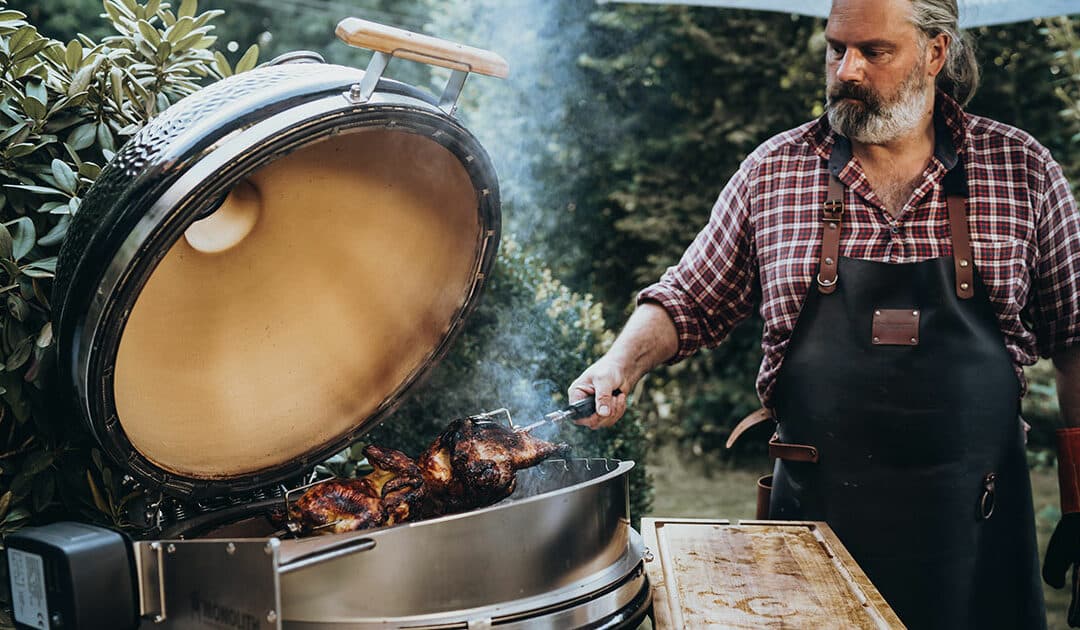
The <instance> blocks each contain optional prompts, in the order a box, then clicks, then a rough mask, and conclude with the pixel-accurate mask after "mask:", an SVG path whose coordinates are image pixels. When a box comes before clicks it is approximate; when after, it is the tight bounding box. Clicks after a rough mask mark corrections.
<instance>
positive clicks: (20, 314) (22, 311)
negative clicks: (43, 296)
mask: <svg viewBox="0 0 1080 630" xmlns="http://www.w3.org/2000/svg"><path fill="white" fill-rule="evenodd" d="M7 310H8V313H10V314H11V316H12V317H14V318H15V319H16V320H18V321H20V322H25V321H26V316H27V315H29V314H30V305H29V304H27V303H26V300H24V299H22V298H21V297H19V296H18V295H16V294H14V293H8V294H7Z"/></svg>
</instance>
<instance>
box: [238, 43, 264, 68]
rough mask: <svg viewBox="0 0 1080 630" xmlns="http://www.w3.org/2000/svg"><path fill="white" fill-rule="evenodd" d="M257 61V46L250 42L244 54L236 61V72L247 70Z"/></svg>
mask: <svg viewBox="0 0 1080 630" xmlns="http://www.w3.org/2000/svg"><path fill="white" fill-rule="evenodd" d="M257 63H259V47H258V45H256V44H252V45H251V46H249V47H248V49H247V51H245V52H244V56H243V57H241V58H240V61H237V62H236V74H240V73H241V72H247V71H248V70H251V69H252V68H254V67H255V64H257Z"/></svg>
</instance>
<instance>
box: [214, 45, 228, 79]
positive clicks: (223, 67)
mask: <svg viewBox="0 0 1080 630" xmlns="http://www.w3.org/2000/svg"><path fill="white" fill-rule="evenodd" d="M214 67H216V68H217V71H218V74H220V75H221V76H223V77H229V76H232V68H230V67H229V61H228V60H227V59H225V55H223V54H221V52H220V51H217V50H215V51H214Z"/></svg>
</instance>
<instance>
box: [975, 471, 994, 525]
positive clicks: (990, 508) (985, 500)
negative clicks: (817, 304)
mask: <svg viewBox="0 0 1080 630" xmlns="http://www.w3.org/2000/svg"><path fill="white" fill-rule="evenodd" d="M996 480H997V474H996V473H986V476H984V477H983V492H982V496H981V497H979V518H980V520H984V521H986V520H989V519H990V517H991V516H992V515H993V514H994V504H995V503H996V501H995V494H996V490H995V483H994V482H995V481H996Z"/></svg>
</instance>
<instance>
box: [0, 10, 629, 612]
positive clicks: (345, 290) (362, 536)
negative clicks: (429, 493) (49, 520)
mask: <svg viewBox="0 0 1080 630" xmlns="http://www.w3.org/2000/svg"><path fill="white" fill-rule="evenodd" d="M338 34H339V36H340V37H342V39H344V40H346V41H347V42H349V43H351V44H353V45H357V46H361V47H365V48H369V49H372V50H374V51H375V53H374V56H373V57H372V59H371V62H370V64H369V66H368V68H367V70H366V71H359V70H356V69H353V68H347V67H342V66H337V65H330V64H326V63H323V62H322V60H321V59H319V58H318V56H317V55H312V54H305V53H298V54H295V55H291V56H287V57H285V58H279V59H278V60H275V61H273V62H270V63H269V64H267V65H265V66H263V67H260V68H258V69H255V70H252V71H250V72H246V73H243V74H241V75H238V76H235V77H231V78H229V79H225V80H223V81H221V82H219V83H216V84H214V85H212V86H210V87H208V88H206V89H204V90H202V91H200V92H199V93H197V94H195V95H193V96H191V97H189V98H187V99H185V100H184V101H182V102H180V103H178V104H176V105H175V106H173V107H171V108H169V109H168V110H167V111H165V112H164V113H162V114H161V115H160V116H159V117H158V118H156V119H155V120H154V121H152V122H151V123H150V124H149V125H148V126H147V127H146V128H144V129H143V130H142V131H141V132H140V133H139V134H138V135H137V136H135V137H134V138H133V139H132V140H130V141H129V142H128V143H127V144H126V145H125V146H124V147H123V149H122V150H121V151H120V153H119V154H118V155H117V156H116V158H115V159H114V160H113V161H112V162H111V163H110V165H109V166H108V167H107V168H106V169H105V170H104V171H103V172H102V174H101V176H100V178H99V180H98V181H97V183H96V184H95V186H94V188H93V189H92V190H91V191H90V192H89V193H88V194H87V195H86V197H85V200H84V203H83V205H82V208H81V210H80V212H79V214H78V215H77V216H76V217H75V218H74V222H73V224H72V226H71V228H70V232H69V236H68V241H67V242H66V243H65V245H64V248H63V251H62V252H61V256H60V263H59V265H58V271H57V280H56V289H55V294H54V303H55V305H56V309H57V311H58V317H57V325H58V331H59V347H60V353H61V354H60V357H61V364H62V368H61V369H62V372H63V377H64V379H65V382H66V383H68V384H69V385H70V387H71V389H72V390H73V391H74V394H75V396H74V397H75V399H76V400H77V403H78V406H79V410H80V412H81V413H82V414H83V416H84V417H85V420H86V421H87V423H88V424H89V426H90V427H91V429H92V431H93V433H94V436H95V437H96V438H97V440H98V441H99V442H100V444H101V447H102V449H103V450H104V452H105V453H107V454H108V455H109V456H110V457H111V458H112V460H113V461H114V462H115V463H116V464H117V465H118V466H120V467H122V468H123V469H124V470H125V471H126V473H127V474H128V475H129V476H130V478H131V480H132V483H133V484H137V485H138V486H140V487H141V488H143V489H144V490H145V495H146V496H147V497H149V500H148V502H147V504H146V505H145V510H143V509H141V508H140V510H139V512H138V513H137V514H134V515H133V517H134V518H136V519H145V520H146V521H147V524H148V525H149V526H150V527H151V528H152V531H155V532H156V534H155V535H154V536H153V538H154V540H142V541H137V542H131V541H128V540H126V538H125V537H124V536H123V535H121V534H119V533H116V532H112V531H109V530H103V529H101V528H96V527H91V526H87V525H80V524H74V523H60V524H55V525H52V526H48V527H44V528H36V529H29V530H24V531H23V532H20V533H19V534H16V535H12V536H9V537H8V539H7V541H6V545H7V549H8V562H9V567H10V569H11V573H12V584H13V596H14V601H15V604H14V608H15V615H16V619H17V621H18V622H20V623H21V624H24V625H23V627H33V628H66V629H69V628H118V629H119V628H128V627H134V626H136V625H140V626H141V627H155V628H156V627H160V628H252V629H253V628H290V629H312V630H314V629H316V628H319V629H323V628H388V627H406V628H487V627H506V628H518V627H528V628H569V627H589V628H609V627H634V626H636V625H637V623H638V622H639V621H640V619H641V618H642V616H643V615H644V613H645V610H646V609H647V607H648V605H649V602H650V595H651V592H650V588H649V584H648V580H647V579H646V577H645V575H644V572H643V556H644V550H643V546H642V542H641V539H640V537H639V535H638V534H637V532H635V531H634V530H633V529H632V528H631V527H630V515H629V506H628V500H627V496H628V492H627V473H628V471H629V470H630V469H631V468H632V467H633V463H632V462H618V461H612V460H605V459H567V460H548V461H546V462H543V463H542V464H541V465H539V466H537V467H535V468H532V469H529V470H526V471H522V472H519V473H518V475H519V477H518V489H517V491H516V492H515V493H514V495H513V496H511V497H510V498H509V499H507V500H505V501H503V502H501V503H499V504H497V505H494V506H491V507H487V508H483V509H479V510H475V511H471V512H466V513H460V514H454V515H450V516H443V517H439V518H434V519H431V520H426V521H420V522H412V523H406V524H402V525H397V526H393V527H384V528H380V529H375V530H368V531H359V532H353V533H348V534H335V535H327V536H317V537H313V538H290V537H289V531H288V527H282V523H281V522H280V521H278V520H275V518H274V515H275V514H281V513H282V512H283V511H284V507H285V505H286V502H287V501H288V499H289V498H290V497H291V496H293V495H294V493H295V489H298V488H301V487H302V486H304V485H306V484H308V483H310V482H311V481H313V476H312V473H311V471H312V470H313V469H314V466H315V464H317V463H318V462H320V461H323V460H325V459H326V458H328V457H329V456H330V455H331V454H333V453H335V452H338V451H340V450H341V449H343V448H344V447H346V446H347V445H348V444H350V443H352V442H353V441H355V440H357V439H358V438H360V437H361V436H362V435H363V434H364V433H365V432H366V431H368V430H369V429H371V428H372V427H373V426H375V425H376V424H378V423H379V422H380V421H382V420H383V419H384V418H385V417H387V415H388V414H389V413H390V412H391V410H393V409H394V407H395V406H396V404H397V403H398V402H399V401H400V400H401V399H402V396H404V395H405V393H406V392H407V391H408V390H410V389H411V388H415V387H416V386H417V385H418V384H419V383H420V382H421V381H422V380H423V378H424V375H425V374H426V373H427V372H428V370H429V369H430V368H431V367H432V366H433V365H434V364H435V363H437V362H438V361H439V360H440V359H441V358H442V356H443V355H444V354H445V353H446V351H447V349H448V348H449V346H450V344H451V342H452V341H453V339H454V337H455V335H456V334H457V333H458V331H459V330H460V328H461V325H462V322H463V321H464V320H465V318H466V317H467V316H468V314H469V312H470V311H471V310H472V308H473V306H474V304H475V303H476V300H477V297H478V296H479V294H480V291H481V289H482V288H483V284H484V279H485V277H486V275H487V273H488V271H489V269H490V267H491V265H492V262H493V260H494V258H495V252H496V248H497V245H498V239H499V230H500V215H499V193H498V183H497V180H496V177H495V173H494V170H493V168H492V166H491V163H490V161H489V159H488V156H487V155H486V153H485V152H484V149H483V148H482V147H481V146H480V144H479V143H478V142H477V140H476V139H475V138H474V137H473V136H472V135H471V134H470V133H469V132H468V131H467V130H466V129H465V128H464V127H463V126H462V125H461V124H460V122H459V121H457V120H456V119H455V118H454V116H453V114H454V108H455V103H456V101H457V97H458V94H459V92H460V90H461V88H462V86H463V84H464V82H465V78H466V76H467V75H468V74H469V73H470V72H480V73H482V74H489V75H494V76H505V75H506V73H507V67H506V63H505V61H503V60H502V59H501V58H500V57H499V56H498V55H495V54H493V53H490V52H486V51H482V50H477V49H472V48H467V47H463V46H460V45H457V44H451V43H449V42H445V41H441V40H437V39H434V38H430V37H425V36H420V35H416V34H412V33H408V32H405V31H399V30H397V29H391V28H387V27H383V26H379V25H376V24H372V23H368V22H363V21H361V20H355V19H348V20H345V21H343V22H342V23H341V24H340V25H339V27H338ZM394 56H397V57H403V58H408V59H412V60H417V61H422V62H426V63H430V64H433V65H438V66H443V67H447V68H449V69H450V70H451V74H450V79H449V82H448V84H447V86H446V89H445V91H444V92H443V94H442V95H441V97H440V98H438V99H434V98H432V97H431V96H429V95H427V94H426V93H424V92H422V91H420V90H417V89H415V88H413V87H411V86H409V85H406V84H403V83H399V82H396V81H392V80H389V79H386V78H383V77H382V73H383V70H384V69H385V68H386V65H387V62H388V61H389V60H390V59H391V58H392V57H394ZM507 419H508V418H507Z"/></svg>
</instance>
